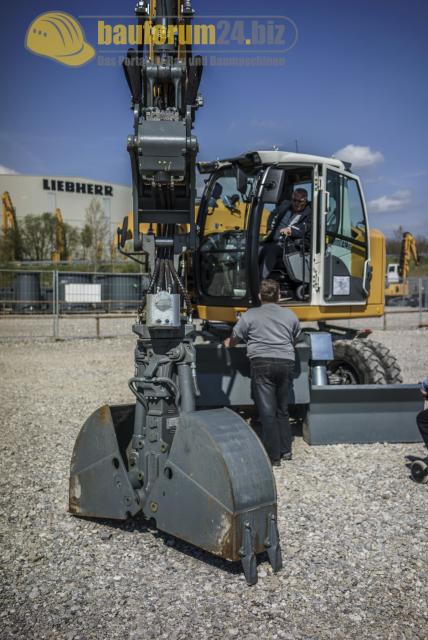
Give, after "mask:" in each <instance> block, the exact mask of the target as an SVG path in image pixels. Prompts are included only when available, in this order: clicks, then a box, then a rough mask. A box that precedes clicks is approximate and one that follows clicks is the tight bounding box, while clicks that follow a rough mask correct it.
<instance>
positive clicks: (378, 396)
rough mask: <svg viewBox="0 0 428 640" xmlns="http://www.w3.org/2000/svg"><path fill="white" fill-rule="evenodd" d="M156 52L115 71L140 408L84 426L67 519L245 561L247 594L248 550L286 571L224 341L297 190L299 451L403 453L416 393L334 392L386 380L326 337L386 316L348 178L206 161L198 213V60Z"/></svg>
mask: <svg viewBox="0 0 428 640" xmlns="http://www.w3.org/2000/svg"><path fill="white" fill-rule="evenodd" d="M136 16H137V20H138V24H139V25H140V27H141V29H142V30H143V31H144V25H145V24H146V22H147V21H148V22H149V23H150V25H151V26H156V27H157V30H159V28H164V29H165V30H170V29H171V28H174V27H178V26H179V25H184V26H187V25H190V24H191V22H192V19H193V16H194V11H193V9H192V6H191V2H190V0H184V1H182V2H180V1H177V0H163V1H162V2H161V1H160V0H156V1H155V0H152V1H151V2H150V4H148V3H147V2H145V0H140V1H139V2H138V4H137V8H136ZM159 40H161V39H158V40H157V41H156V42H153V43H149V44H142V45H141V46H139V47H138V49H136V50H133V49H131V50H130V51H129V52H128V55H127V58H126V60H125V62H124V71H125V76H126V80H127V82H128V85H129V88H130V91H131V96H132V111H133V115H134V132H133V134H132V135H130V136H129V138H128V151H129V156H130V161H131V171H132V181H133V214H132V216H131V221H129V220H128V218H126V219H125V220H124V224H123V225H122V227H121V228H120V229H119V233H118V236H119V237H118V249H119V251H121V252H122V253H125V254H126V255H127V256H128V257H130V258H133V259H135V260H137V261H139V260H141V258H142V256H144V257H148V262H149V265H150V275H151V277H150V282H149V284H148V287H147V291H146V293H145V295H144V297H143V300H142V303H141V306H140V308H139V309H138V315H137V320H136V323H135V324H134V326H133V332H134V333H135V336H136V348H135V367H134V375H133V376H132V377H131V378H130V380H129V389H130V390H131V392H132V394H133V395H134V396H135V402H134V403H133V404H127V405H120V406H109V405H105V406H103V407H101V408H100V409H98V410H97V411H95V412H94V413H93V414H92V415H91V416H90V417H89V418H88V420H87V421H86V422H85V424H84V425H83V427H82V429H81V431H80V434H79V436H78V438H77V441H76V444H75V447H74V451H73V456H72V462H71V473H70V492H69V509H70V512H71V513H73V514H75V515H78V516H86V517H100V518H111V519H117V520H125V519H127V518H129V517H131V516H134V515H135V514H137V513H139V512H142V513H143V514H144V516H145V517H146V518H148V519H150V520H151V521H152V522H154V523H155V524H156V526H157V527H158V529H160V530H161V531H163V532H166V533H167V534H170V535H173V536H176V537H178V538H180V539H182V540H185V541H187V542H189V543H191V544H193V545H195V546H197V547H200V548H202V549H204V550H206V551H208V552H210V553H213V554H215V555H217V556H220V557H221V558H224V559H226V560H229V561H232V562H235V561H241V563H242V567H243V571H244V574H245V578H246V580H247V582H248V584H254V583H255V582H256V581H257V555H258V554H261V553H263V552H265V553H266V554H267V557H268V559H269V561H270V563H271V566H272V569H273V571H274V572H276V571H279V570H280V569H281V567H282V553H281V546H280V540H279V533H278V526H277V494H276V485H275V479H274V477H273V474H272V468H271V465H270V461H269V458H268V456H267V454H266V452H265V450H264V448H263V446H262V444H261V442H260V440H259V439H258V437H257V435H256V434H255V432H254V431H253V430H252V429H251V428H250V427H249V425H248V424H247V422H246V421H245V420H244V419H243V418H242V417H241V415H240V414H239V412H238V411H236V410H235V409H237V408H238V407H245V406H249V405H251V404H252V399H251V390H250V378H249V367H248V361H247V358H246V354H245V347H244V346H238V347H236V348H234V349H231V350H228V349H225V348H224V347H223V345H222V338H223V337H224V335H225V334H226V333H227V332H229V333H230V330H231V327H232V325H233V322H234V321H235V319H236V317H237V314H239V313H240V312H242V311H244V310H245V309H246V308H248V307H249V306H253V305H256V304H258V286H259V272H258V251H259V247H260V239H261V238H262V237H263V236H264V235H265V231H266V225H267V218H268V216H269V214H270V212H271V211H272V209H273V208H274V207H276V206H277V205H278V204H279V203H280V202H282V201H283V199H284V198H289V197H290V196H291V194H292V192H293V190H294V189H296V188H298V187H303V186H304V187H305V188H307V190H308V193H309V195H310V199H311V203H312V208H313V216H314V223H313V225H312V238H311V243H310V247H309V249H308V248H306V247H304V246H303V247H300V248H299V249H296V250H295V251H294V254H295V255H293V251H291V252H290V251H289V252H288V256H291V257H289V258H288V262H287V264H284V265H279V267H278V274H277V277H278V280H279V281H280V284H281V288H282V292H283V294H284V299H285V301H284V304H289V305H290V306H291V307H292V308H293V309H294V310H295V311H296V312H297V313H298V315H299V317H300V318H301V319H302V320H308V321H313V322H317V321H318V323H319V325H318V326H315V327H313V330H312V331H308V332H306V333H305V335H304V337H303V340H302V342H301V343H299V344H298V345H297V347H296V352H297V374H296V378H295V380H294V381H293V386H292V388H291V389H290V403H291V406H292V408H293V409H294V412H295V416H296V419H297V420H300V421H301V422H302V423H303V424H304V435H305V437H306V439H307V440H308V441H309V442H311V443H312V444H321V443H325V442H350V441H354V442H358V441H364V442H369V441H376V440H377V439H382V440H390V441H397V440H399V439H400V438H402V437H403V432H405V434H406V437H410V439H416V436H415V434H414V433H413V431H412V427H411V426H410V422H411V421H413V419H414V413H413V412H415V411H416V410H419V409H420V402H419V401H418V398H419V394H418V391H417V388H416V387H415V388H413V386H410V385H407V386H406V385H397V384H383V385H380V384H359V385H356V384H346V383H347V382H348V383H350V382H354V381H355V378H358V376H363V379H362V380H361V379H358V380H357V381H358V382H363V383H367V382H368V381H369V382H374V381H376V382H388V381H387V380H386V371H385V369H384V368H383V367H382V365H381V360H380V359H379V357H377V356H376V349H375V347H374V346H373V347H372V346H369V345H368V343H365V342H364V340H363V339H361V336H360V335H358V336H356V335H352V336H351V337H352V339H349V340H345V339H344V338H346V337H349V336H347V330H346V329H342V328H335V327H330V326H329V324H328V323H329V321H331V320H334V319H346V318H349V317H367V316H378V315H381V314H382V312H383V286H384V285H383V279H384V276H383V274H384V269H385V245H384V241H383V239H382V236H381V234H379V233H378V232H372V233H371V234H370V233H369V230H368V221H367V214H366V209H365V204H364V199H363V197H362V191H361V185H360V182H359V180H358V178H357V177H356V176H355V175H354V174H352V173H351V171H350V167H349V166H346V165H345V164H344V163H342V162H341V161H339V160H335V159H332V158H321V157H317V156H309V155H300V154H294V153H287V152H280V151H257V152H250V153H245V154H243V155H241V156H238V157H234V158H227V159H224V160H221V161H215V162H212V163H203V164H200V165H199V170H200V171H201V172H202V173H203V174H204V175H205V176H206V178H207V183H206V189H205V193H204V195H203V197H202V201H201V203H200V206H199V207H198V213H197V216H195V191H196V190H195V182H196V181H195V172H196V155H197V151H198V143H197V140H196V137H195V136H194V134H193V131H192V129H193V123H194V119H195V115H196V112H197V109H198V108H199V107H200V106H201V105H202V98H201V97H200V95H199V92H198V89H199V84H200V80H201V75H202V61H201V59H200V58H199V57H198V56H193V55H192V49H191V46H190V45H185V46H181V45H180V44H179V42H178V40H175V41H174V43H171V42H170V41H168V42H166V43H165V44H159ZM129 222H131V224H129ZM131 227H132V228H131ZM130 240H131V241H130ZM380 272H381V273H382V277H381V278H380V277H378V276H379V273H380ZM296 285H297V286H296ZM195 316H198V318H199V320H200V321H201V322H202V327H200V323H199V329H198V331H197V327H196V324H195V323H194V318H195ZM332 335H334V336H335V337H336V338H337V337H339V338H340V339H338V340H335V342H336V343H337V344H339V347H340V344H343V343H346V344H347V343H350V344H352V343H354V347H353V351H354V352H355V353H357V354H358V360H357V364H356V365H355V364H354V365H351V364H350V360H352V359H351V358H350V356H349V351H352V349H351V350H350V349H349V348H348V350H347V348H345V347H343V346H342V347H340V348H339V351H337V350H336V352H335V353H333V347H332ZM196 337H198V338H199V340H196ZM340 349H342V351H340ZM345 352H346V353H345ZM373 362H375V363H376V366H375V367H374V365H373ZM373 367H374V368H375V369H376V371H373ZM397 375H399V373H398V374H397ZM364 376H365V377H364ZM370 376H371V377H370ZM329 383H330V384H329ZM343 383H345V384H343ZM380 389H383V392H382V391H379V390H380ZM415 407H416V409H415ZM376 412H377V414H376V424H375V425H374V426H372V427H371V429H370V430H369V429H368V428H367V423H370V421H371V420H372V418H373V413H376ZM415 429H416V427H415ZM369 431H370V433H369Z"/></svg>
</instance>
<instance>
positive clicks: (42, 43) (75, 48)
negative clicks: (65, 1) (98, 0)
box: [25, 11, 95, 67]
mask: <svg viewBox="0 0 428 640" xmlns="http://www.w3.org/2000/svg"><path fill="white" fill-rule="evenodd" d="M25 46H26V47H27V49H29V50H30V51H32V52H33V53H37V54H38V55H39V56H46V57H47V58H52V59H53V60H56V61H57V62H61V63H62V64H66V65H67V66H69V67H78V66H80V65H82V64H85V63H86V62H89V60H91V59H92V58H93V57H94V56H95V50H94V48H93V47H91V45H90V44H88V43H87V42H85V36H84V33H83V29H82V27H81V26H80V24H79V23H78V22H77V20H76V19H75V18H73V16H70V15H69V14H68V13H64V12H63V11H49V12H48V13H42V14H41V15H40V16H37V18H36V19H35V20H33V22H32V23H31V24H30V26H29V28H28V31H27V35H26V37H25Z"/></svg>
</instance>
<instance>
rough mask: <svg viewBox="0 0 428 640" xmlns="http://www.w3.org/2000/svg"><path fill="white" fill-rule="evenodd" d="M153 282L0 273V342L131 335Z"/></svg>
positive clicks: (116, 276)
mask: <svg viewBox="0 0 428 640" xmlns="http://www.w3.org/2000/svg"><path fill="white" fill-rule="evenodd" d="M147 284H148V278H147V276H145V275H144V274H135V273H124V274H122V273H95V272H78V271H76V272H71V271H14V270H2V271H0V337H1V338H17V337H22V338H32V337H34V338H39V337H54V338H63V337H64V338H65V337H92V336H94V337H106V336H117V335H127V334H130V331H131V324H132V319H133V318H135V315H136V312H137V309H138V306H139V304H140V302H141V299H142V297H143V294H144V291H145V290H146V288H147Z"/></svg>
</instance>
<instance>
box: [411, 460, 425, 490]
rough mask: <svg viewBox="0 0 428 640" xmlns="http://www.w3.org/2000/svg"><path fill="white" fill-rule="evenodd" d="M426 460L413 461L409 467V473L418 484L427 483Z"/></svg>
mask: <svg viewBox="0 0 428 640" xmlns="http://www.w3.org/2000/svg"><path fill="white" fill-rule="evenodd" d="M427 463H428V458H427V459H426V460H415V461H414V462H412V466H411V467H410V473H411V474H412V478H413V480H414V481H415V482H418V483H419V484H427V483H428V464H427Z"/></svg>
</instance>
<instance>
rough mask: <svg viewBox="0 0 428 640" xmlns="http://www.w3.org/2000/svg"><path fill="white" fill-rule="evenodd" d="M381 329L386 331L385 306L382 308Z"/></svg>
mask: <svg viewBox="0 0 428 640" xmlns="http://www.w3.org/2000/svg"><path fill="white" fill-rule="evenodd" d="M382 329H383V331H386V309H385V307H384V308H383V323H382Z"/></svg>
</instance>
